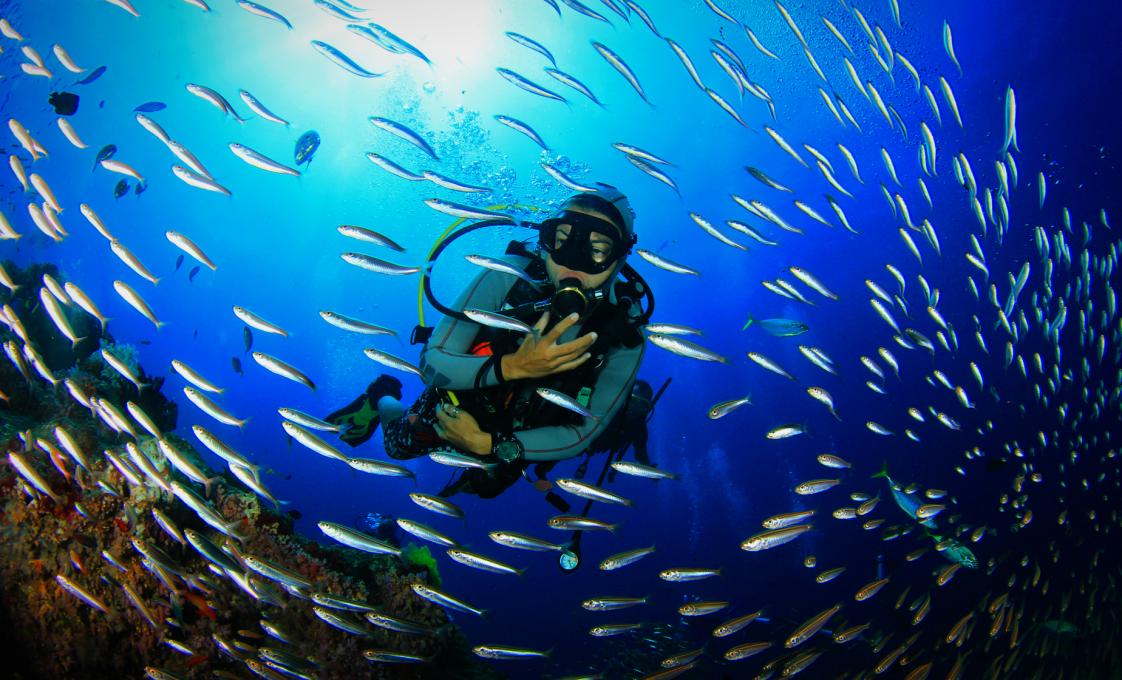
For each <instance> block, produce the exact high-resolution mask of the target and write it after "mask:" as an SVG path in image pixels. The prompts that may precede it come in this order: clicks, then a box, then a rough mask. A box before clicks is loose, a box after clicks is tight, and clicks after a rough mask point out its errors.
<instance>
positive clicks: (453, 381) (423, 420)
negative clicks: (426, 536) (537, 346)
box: [385, 256, 644, 479]
mask: <svg viewBox="0 0 1122 680" xmlns="http://www.w3.org/2000/svg"><path fill="white" fill-rule="evenodd" d="M508 261H509V262H511V263H512V264H516V265H518V266H520V267H523V268H526V269H527V270H528V271H529V273H530V274H531V275H532V276H537V277H538V278H542V276H543V275H544V265H543V263H542V261H541V260H540V259H537V258H526V257H517V256H511V257H509V258H508ZM605 285H608V286H610V289H609V292H608V295H607V297H606V298H605V299H604V300H603V301H601V302H599V303H598V305H597V307H596V308H594V309H593V310H592V311H590V312H589V314H588V315H586V318H585V319H583V320H582V321H580V322H578V323H577V324H575V325H573V327H571V328H569V329H568V330H567V331H566V332H565V333H564V334H563V335H562V336H561V338H560V340H559V342H568V341H570V340H573V339H574V338H576V337H577V336H578V335H580V334H583V333H584V332H588V331H592V330H595V331H596V333H597V340H596V342H595V343H594V344H593V346H592V347H591V348H590V350H589V351H590V352H591V354H592V357H591V358H590V359H589V360H588V361H586V362H585V363H584V364H583V365H582V366H580V367H578V368H576V369H573V370H571V371H566V372H563V373H558V374H554V375H551V376H546V377H543V378H536V379H525V380H515V381H506V380H504V378H503V376H502V375H501V357H502V356H503V355H505V354H507V353H510V352H513V351H515V350H516V349H517V347H518V343H519V341H520V338H521V337H522V336H521V334H518V333H514V332H511V331H501V330H495V329H492V328H488V327H484V326H481V325H479V324H476V323H473V322H471V321H467V320H462V319H457V318H454V317H445V318H444V319H442V320H441V321H440V323H439V324H437V326H436V328H435V329H434V332H433V334H432V336H431V337H430V338H429V341H428V343H427V345H426V348H425V351H424V353H423V354H422V357H421V369H422V370H423V372H424V374H425V382H426V384H427V385H428V388H427V389H426V390H425V392H424V393H423V394H422V395H421V397H420V398H419V399H418V400H417V403H415V404H414V405H413V406H412V407H411V408H410V409H409V413H408V414H406V415H405V416H403V417H402V418H400V419H398V420H396V421H393V422H391V423H388V424H387V425H386V426H385V443H386V453H387V454H388V455H390V456H391V457H394V458H412V457H415V456H420V455H424V454H426V453H429V452H430V451H432V450H433V449H434V448H449V447H450V445H449V444H448V443H447V442H443V441H442V440H440V439H439V438H437V437H436V436H435V434H434V433H432V432H431V427H427V426H430V425H431V421H432V418H433V416H432V412H433V411H434V410H435V408H436V405H437V404H438V403H439V402H440V401H441V400H443V399H444V398H445V397H444V394H445V392H444V391H446V390H452V391H454V392H455V393H456V395H457V397H459V399H460V402H461V407H462V408H464V409H465V410H466V411H467V412H468V413H470V414H471V415H472V416H474V417H475V418H476V420H477V421H478V422H479V426H480V428H481V429H482V430H483V431H484V432H489V433H492V434H493V433H495V432H506V433H510V434H513V435H514V436H515V437H517V438H518V440H519V442H520V443H521V444H522V447H523V449H524V457H523V460H522V461H519V462H518V464H517V465H514V466H508V467H516V468H517V469H518V470H519V471H520V470H521V468H523V467H525V463H526V462H540V461H555V460H563V459H566V458H572V457H574V456H576V455H578V454H580V453H581V452H583V451H585V450H586V449H588V447H589V445H590V444H591V443H592V442H593V441H594V440H595V439H596V438H597V437H598V436H599V435H601V434H602V433H603V432H604V430H605V429H606V428H607V427H608V426H609V424H610V423H611V422H612V421H613V418H614V416H615V415H616V413H617V412H618V411H619V409H620V408H621V407H622V406H623V405H624V403H626V401H627V397H628V394H629V393H630V391H631V386H632V384H633V383H634V382H635V377H636V374H637V373H638V370H639V364H640V362H641V361H642V358H643V349H644V347H643V339H642V336H641V335H640V334H639V332H638V329H637V328H636V327H635V324H634V319H635V318H637V317H638V315H639V309H638V307H639V305H638V304H637V303H634V302H631V300H632V299H637V298H633V297H627V296H624V295H621V294H620V293H621V292H623V293H626V292H628V291H626V290H625V288H624V286H623V283H622V282H620V281H618V280H613V281H612V282H609V283H607V284H605ZM540 295H541V294H540V293H538V292H535V291H533V290H532V288H531V287H530V286H529V284H527V283H525V282H524V281H522V280H520V279H519V278H517V277H515V276H513V275H510V274H505V273H502V272H497V271H493V270H486V271H484V272H483V273H481V274H480V275H478V276H477V277H476V278H475V279H474V280H473V281H472V283H471V284H470V285H469V286H468V287H467V288H466V289H465V290H464V291H463V293H461V295H460V298H459V299H458V300H457V301H456V303H455V304H454V305H453V308H454V309H457V310H463V309H465V308H473V309H481V310H486V311H499V312H503V311H504V310H503V304H504V302H506V303H508V304H517V303H518V301H519V299H522V298H526V297H527V296H533V297H534V298H535V299H536V297H539V296H540ZM536 316H537V314H535V318H533V319H523V320H524V321H526V322H527V323H530V324H533V323H534V322H535V321H536V320H537V319H536ZM555 321H556V319H551V322H555ZM538 387H551V388H554V389H558V390H560V391H562V392H565V393H566V394H569V396H573V397H576V396H577V395H578V393H579V391H580V390H581V389H582V388H591V397H590V400H589V403H588V405H587V407H588V409H589V410H590V411H592V412H593V413H595V414H597V416H598V417H597V418H583V417H581V416H578V415H576V414H573V413H572V412H570V411H567V410H565V409H563V408H561V407H558V406H555V405H553V404H550V403H548V402H546V401H545V400H544V399H542V398H541V397H540V396H538V395H537V394H535V393H534V390H535V389H536V388H538ZM410 415H412V416H414V418H412V419H410ZM488 462H490V461H488ZM516 478H517V477H516V476H515V479H516Z"/></svg>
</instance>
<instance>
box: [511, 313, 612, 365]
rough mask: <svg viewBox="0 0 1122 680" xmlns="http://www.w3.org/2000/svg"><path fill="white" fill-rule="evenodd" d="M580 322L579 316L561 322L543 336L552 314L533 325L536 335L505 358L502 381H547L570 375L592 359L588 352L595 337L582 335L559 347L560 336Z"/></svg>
mask: <svg viewBox="0 0 1122 680" xmlns="http://www.w3.org/2000/svg"><path fill="white" fill-rule="evenodd" d="M578 320H580V316H579V315H577V314H576V313H573V314H570V315H569V316H567V317H565V318H564V319H562V320H561V321H560V322H559V323H558V324H557V325H556V326H554V327H553V329H552V330H551V331H549V332H548V333H546V334H545V335H542V332H543V331H544V330H545V328H546V326H547V325H548V324H549V312H546V313H545V314H542V317H541V318H540V319H538V322H537V323H536V324H534V332H533V334H531V335H527V336H525V337H524V338H523V340H522V344H521V345H519V346H518V350H517V351H515V352H514V353H513V354H508V355H506V356H504V357H503V358H502V362H503V364H502V370H503V377H504V378H506V379H507V380H519V379H521V378H544V377H545V376H547V375H553V374H554V373H563V372H565V371H571V370H573V369H574V368H576V367H577V366H580V365H581V364H583V363H584V362H586V361H588V360H589V358H591V356H592V355H591V354H590V353H589V352H588V349H589V348H590V347H592V343H594V342H596V333H595V332H593V333H589V334H587V335H582V336H580V337H579V338H576V339H574V340H570V341H569V342H562V343H558V342H557V341H558V339H559V338H560V337H561V334H562V333H564V332H565V331H567V330H569V328H571V327H572V325H573V324H575V323H576V322H577V321H578Z"/></svg>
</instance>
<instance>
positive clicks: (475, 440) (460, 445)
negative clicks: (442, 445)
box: [433, 404, 492, 456]
mask: <svg viewBox="0 0 1122 680" xmlns="http://www.w3.org/2000/svg"><path fill="white" fill-rule="evenodd" d="M433 429H434V430H435V431H436V434H437V436H439V437H440V438H441V439H443V440H444V441H446V442H448V443H449V444H451V445H452V446H455V447H456V448H457V449H461V450H463V451H470V452H471V453H474V454H475V455H477V456H488V455H490V454H491V443H492V442H491V435H490V434H488V433H486V432H484V431H483V430H481V429H479V422H478V421H477V420H476V419H475V417H474V416H472V415H471V414H470V413H468V412H467V411H465V410H463V409H462V408H460V407H459V406H453V405H451V404H441V405H440V406H438V407H437V409H436V423H435V424H434V426H433Z"/></svg>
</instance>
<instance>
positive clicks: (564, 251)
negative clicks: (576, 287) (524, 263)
mask: <svg viewBox="0 0 1122 680" xmlns="http://www.w3.org/2000/svg"><path fill="white" fill-rule="evenodd" d="M565 225H568V229H567V230H565V229H563V228H562V227H564V226H565ZM538 233H539V243H540V245H541V248H542V250H543V251H545V252H547V253H549V254H550V255H552V256H553V261H554V262H556V263H557V264H559V265H561V266H562V267H568V268H569V269H572V270H574V271H578V272H584V273H586V274H600V273H602V272H605V271H607V270H608V269H610V268H611V266H612V265H614V264H615V263H616V262H617V261H618V260H619V259H620V258H622V257H624V256H625V255H627V254H628V253H629V252H630V251H631V246H632V244H634V243H635V237H634V236H632V237H631V238H630V239H628V240H626V241H624V240H623V239H622V238H621V234H620V227H619V226H618V225H616V224H615V223H613V222H611V221H609V220H605V219H601V218H599V217H594V216H592V215H588V214H585V213H582V212H576V211H572V210H565V211H562V212H561V213H560V214H559V215H558V216H557V217H552V218H550V219H548V220H545V221H544V222H542V223H541V225H539V227H538ZM594 233H595V234H599V235H603V238H600V237H597V238H596V239H595V240H593V234H594Z"/></svg>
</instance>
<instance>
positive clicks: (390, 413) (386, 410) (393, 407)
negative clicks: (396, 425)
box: [377, 395, 405, 425]
mask: <svg viewBox="0 0 1122 680" xmlns="http://www.w3.org/2000/svg"><path fill="white" fill-rule="evenodd" d="M377 409H378V419H379V420H381V421H382V424H383V425H385V424H386V423H388V422H390V421H391V420H397V419H398V418H400V417H401V416H402V415H404V414H405V408H404V407H403V406H402V405H401V402H400V401H398V400H397V399H394V398H393V397H391V396H389V395H386V396H384V397H382V398H381V399H379V400H378V404H377Z"/></svg>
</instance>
